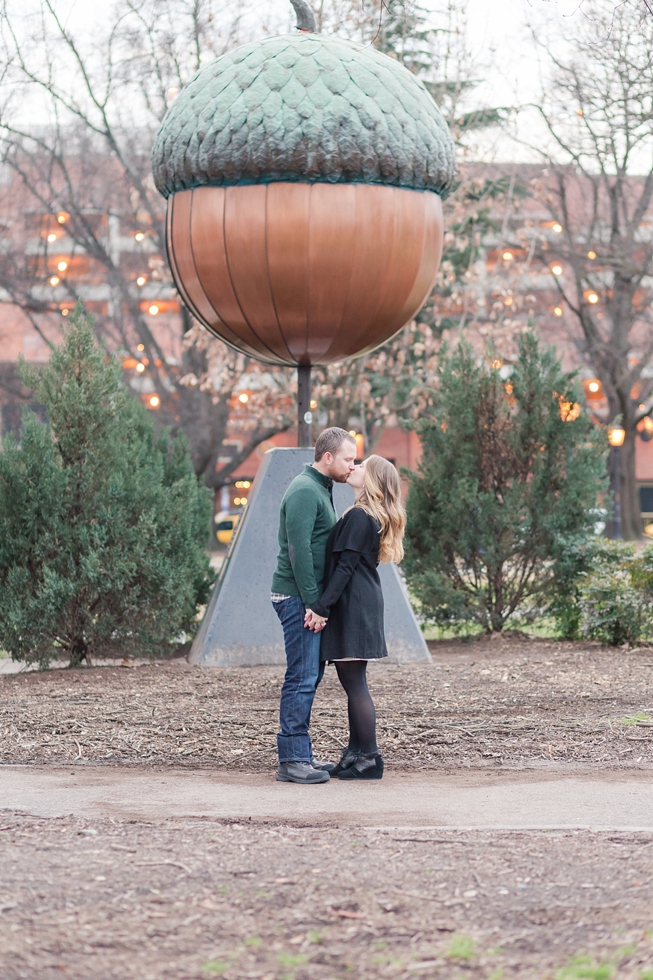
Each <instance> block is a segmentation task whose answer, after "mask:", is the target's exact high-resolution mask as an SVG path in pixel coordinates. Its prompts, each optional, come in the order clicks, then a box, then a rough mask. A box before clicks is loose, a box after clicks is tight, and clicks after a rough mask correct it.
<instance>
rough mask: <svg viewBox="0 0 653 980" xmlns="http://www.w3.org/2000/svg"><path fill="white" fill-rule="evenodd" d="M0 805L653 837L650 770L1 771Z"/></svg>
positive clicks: (53, 811)
mask: <svg viewBox="0 0 653 980" xmlns="http://www.w3.org/2000/svg"><path fill="white" fill-rule="evenodd" d="M0 800H2V805H3V806H4V807H6V808H8V809H12V810H22V811H25V812H27V813H30V814H35V815H38V816H44V817H60V816H64V815H66V814H73V815H74V816H76V817H84V818H95V817H97V816H104V817H112V818H115V819H121V820H129V819H141V820H142V819H145V820H162V819H170V818H173V817H189V816H203V817H208V818H210V819H216V818H218V819H229V820H252V821H257V822H261V821H263V822H266V821H270V820H273V821H276V822H287V821H292V822H295V823H300V824H304V825H309V826H332V825H333V824H334V823H337V824H338V825H339V826H341V827H367V828H369V827H380V826H391V827H409V826H412V827H418V826H424V827H449V828H489V829H496V828H500V829H509V828H514V829H525V828H540V829H547V828H549V829H550V828H578V827H589V828H592V829H609V830H646V831H649V832H651V833H653V779H652V778H651V775H650V773H633V774H632V775H630V776H627V775H626V774H624V773H623V772H620V771H617V772H604V773H601V774H598V773H595V774H591V775H589V776H588V775H586V774H584V773H583V772H581V771H579V772H576V774H575V775H572V773H571V772H569V771H563V772H562V773H561V772H560V771H559V769H552V770H551V771H550V772H549V773H547V774H546V775H545V774H543V773H536V772H533V771H526V772H522V773H517V772H510V771H508V772H498V773H496V772H493V773H489V772H485V773H475V772H467V773H466V772H462V773H434V772H424V773H408V774H404V775H398V774H396V773H390V774H388V776H387V777H386V778H384V779H383V781H382V782H372V783H357V784H350V783H345V782H342V781H341V780H336V779H334V780H332V781H331V782H330V783H329V784H328V785H326V784H325V785H320V786H293V785H287V784H284V783H277V782H275V781H274V779H273V777H272V776H268V775H265V776H263V775H256V774H250V775H245V774H241V773H238V774H225V773H220V772H215V773H208V772H188V771H187V770H178V769H177V770H174V769H168V770H166V771H165V772H153V771H152V770H148V769H141V768H139V769H136V768H130V769H127V770H125V769H118V768H112V769H106V768H99V767H97V766H83V767H77V768H70V767H62V768H52V767H50V768H41V767H39V768H34V767H28V766H0Z"/></svg>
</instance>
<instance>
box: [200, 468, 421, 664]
mask: <svg viewBox="0 0 653 980" xmlns="http://www.w3.org/2000/svg"><path fill="white" fill-rule="evenodd" d="M312 461H313V450H312V449H271V450H269V452H267V453H265V456H264V457H263V463H262V464H261V467H260V469H259V471H258V474H257V476H256V480H255V481H254V486H253V487H252V491H251V493H250V495H249V501H248V504H247V510H246V512H245V514H244V515H243V517H242V518H241V520H240V521H239V523H238V527H237V528H236V532H235V534H234V536H233V538H232V541H231V545H230V546H229V551H228V553H227V556H226V558H225V561H224V564H223V566H222V569H221V571H220V576H219V578H218V580H217V582H216V584H215V586H214V588H213V592H212V594H211V598H210V600H209V604H208V606H207V610H206V613H205V615H204V619H203V620H202V624H201V626H200V628H199V630H198V632H197V635H196V637H195V641H194V643H193V646H192V648H191V652H190V657H189V660H190V663H192V664H201V665H202V666H211V667H253V666H256V665H258V664H285V661H286V658H285V653H284V646H283V634H282V631H281V625H280V623H279V620H278V619H277V617H276V615H275V612H274V609H273V608H272V603H271V602H270V583H271V581H272V574H273V572H274V568H275V565H276V559H277V552H278V550H279V547H278V543H277V539H278V531H279V506H280V504H281V498H282V497H283V495H284V493H285V491H286V488H287V487H288V485H289V484H290V482H291V481H292V480H293V479H294V478H295V477H296V476H297V474H298V473H301V471H302V469H303V467H304V464H305V463H310V462H312ZM333 498H334V503H335V506H336V510H337V512H338V514H341V513H342V512H343V510H345V509H346V508H347V507H349V506H350V504H352V503H353V499H354V497H353V491H352V490H351V487H349V486H347V485H346V484H335V486H334V494H333ZM379 573H380V576H381V583H382V585H383V597H384V600H385V632H386V639H387V643H388V651H389V654H390V658H389V659H390V662H392V663H413V662H415V661H425V662H429V661H430V660H431V655H430V653H429V651H428V647H427V646H426V643H425V641H424V637H423V636H422V632H421V630H420V628H419V625H418V623H417V620H416V619H415V614H414V613H413V610H412V609H411V606H410V602H409V600H408V593H407V591H406V587H405V585H404V583H403V581H402V579H401V577H400V575H399V572H398V570H397V567H396V566H395V565H380V566H379Z"/></svg>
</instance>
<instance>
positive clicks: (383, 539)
mask: <svg viewBox="0 0 653 980" xmlns="http://www.w3.org/2000/svg"><path fill="white" fill-rule="evenodd" d="M355 506H356V507H360V508H361V509H362V510H364V511H365V513H366V514H369V515H370V517H373V518H374V520H375V521H378V523H379V524H380V525H381V531H380V533H379V542H380V543H379V561H382V562H388V561H394V562H400V561H401V559H402V558H403V557H404V545H403V537H404V529H405V527H406V511H405V510H404V507H403V504H402V502H401V480H400V479H399V473H398V472H397V468H396V467H395V466H393V465H392V463H391V462H390V461H389V460H387V459H384V458H383V456H368V458H367V462H366V463H365V482H364V484H363V490H362V493H361V495H360V497H359V498H358V500H357V501H356V504H355Z"/></svg>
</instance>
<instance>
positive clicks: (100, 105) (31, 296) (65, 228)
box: [0, 0, 293, 487]
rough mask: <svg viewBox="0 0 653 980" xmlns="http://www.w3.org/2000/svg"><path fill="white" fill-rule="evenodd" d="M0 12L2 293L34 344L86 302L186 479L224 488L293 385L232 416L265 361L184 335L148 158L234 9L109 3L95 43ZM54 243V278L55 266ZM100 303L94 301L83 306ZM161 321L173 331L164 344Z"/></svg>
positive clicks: (271, 430)
mask: <svg viewBox="0 0 653 980" xmlns="http://www.w3.org/2000/svg"><path fill="white" fill-rule="evenodd" d="M2 14H3V16H2V28H1V31H2V36H1V39H2V48H1V49H0V50H1V59H2V60H1V63H0V72H1V74H2V77H3V79H4V87H3V91H4V92H5V93H6V97H5V99H4V102H3V103H2V104H1V105H0V141H1V152H2V159H3V161H4V164H5V166H7V167H9V168H10V170H11V171H12V172H13V174H14V177H15V178H16V179H15V180H14V183H13V186H12V188H11V192H10V193H8V194H6V195H4V210H5V228H6V238H7V241H6V243H5V248H4V250H3V251H4V255H3V259H4V261H3V262H2V264H1V266H0V286H2V287H3V288H4V290H5V294H6V295H7V296H8V298H9V299H10V300H11V301H12V302H14V303H16V304H17V305H18V306H20V307H21V309H23V310H24V311H25V313H26V314H27V315H28V317H29V318H30V320H31V321H32V323H33V325H34V327H35V329H37V330H39V331H40V332H41V333H42V335H43V336H44V337H47V335H48V330H47V329H46V327H45V325H46V324H47V322H48V320H51V319H52V315H53V314H55V315H56V316H57V317H58V316H60V315H61V311H62V309H63V310H66V309H67V308H68V307H69V306H70V305H71V304H72V303H73V302H74V301H75V300H76V299H78V298H82V299H85V300H87V301H88V302H89V305H90V307H91V309H93V306H94V305H95V307H96V309H95V313H96V318H97V324H98V329H99V331H100V332H101V333H102V335H103V336H104V337H105V338H106V339H107V341H108V343H109V344H110V345H111V346H112V347H114V348H118V349H119V350H121V351H123V353H124V354H125V355H129V357H128V358H127V359H126V361H125V363H126V364H132V369H131V370H132V382H133V386H134V387H136V388H137V390H140V391H141V392H152V393H153V395H154V396H155V397H154V400H151V401H150V404H153V405H157V406H158V411H159V412H160V416H161V419H162V421H163V422H165V423H167V424H169V425H171V426H172V427H173V428H174V429H177V428H181V429H183V430H184V431H185V433H186V434H187V436H188V438H189V440H190V443H191V448H192V451H193V455H194V459H195V466H196V471H197V473H198V475H200V476H201V477H202V478H203V479H204V480H205V481H206V483H207V484H208V485H210V486H214V487H218V486H220V485H223V484H224V483H225V482H228V480H229V477H230V475H231V473H232V472H233V471H234V470H235V468H236V467H237V466H238V465H239V464H240V463H241V462H242V461H243V460H244V459H245V458H246V457H247V456H248V455H249V453H250V452H251V451H252V450H253V449H254V448H255V446H256V445H258V444H259V443H260V442H261V441H263V440H265V439H268V438H270V437H271V436H272V435H274V434H275V433H276V432H279V431H282V430H284V429H286V428H288V427H289V426H290V425H291V423H292V417H293V413H292V411H290V410H289V406H290V398H289V391H290V389H289V384H291V382H290V376H289V374H288V372H284V371H282V370H278V369H277V370H276V372H273V373H272V374H270V372H267V375H266V376H267V377H268V378H270V377H271V378H273V384H271V385H270V384H268V385H267V387H265V388H262V387H260V386H259V388H258V389H257V390H258V392H259V393H258V395H257V396H256V398H255V399H253V400H252V403H251V406H250V412H251V414H250V417H249V418H248V419H247V420H245V419H244V418H243V416H242V412H240V413H239V412H236V413H234V411H233V409H234V407H235V405H236V404H237V399H235V398H234V393H237V391H238V387H239V385H240V379H241V378H242V377H243V376H244V375H247V376H248V377H249V378H250V380H251V378H252V376H254V375H256V374H257V372H258V374H259V375H261V374H262V373H263V368H262V366H261V365H258V364H257V363H254V362H251V361H250V359H248V358H244V357H243V356H242V355H241V354H239V353H237V352H235V351H232V350H230V349H229V348H227V347H226V346H225V345H223V344H219V342H217V341H216V342H215V343H217V344H219V348H218V349H219V353H220V357H216V356H215V355H216V348H215V347H214V348H213V353H212V354H211V355H209V351H208V349H207V345H206V343H201V344H197V343H189V342H188V341H186V342H184V340H183V338H184V337H185V336H187V335H188V333H189V330H190V328H191V319H190V316H189V314H188V313H187V311H186V310H185V309H184V308H183V307H181V309H180V308H179V302H178V298H177V296H176V293H175V291H174V289H173V286H172V282H171V280H170V276H169V272H168V269H167V263H166V262H165V259H164V255H165V223H164V214H163V211H164V205H163V201H162V199H161V198H160V196H159V195H158V193H157V192H156V190H155V188H154V186H153V183H152V179H151V173H150V169H151V166H150V149H151V145H152V141H153V138H154V135H155V133H156V130H157V128H158V125H159V123H160V120H161V118H162V117H163V114H164V113H165V111H166V109H167V106H168V105H169V104H170V102H171V101H172V100H173V99H174V98H175V96H176V94H177V92H178V91H179V89H180V88H181V87H182V86H183V85H184V84H185V83H186V81H188V80H189V78H190V77H192V75H193V74H194V73H195V71H196V70H197V69H198V68H199V66H200V64H201V63H202V61H203V60H205V59H207V58H211V57H214V56H216V55H218V54H220V53H222V52H223V51H225V50H226V49H227V48H229V47H231V46H232V45H233V44H235V43H237V42H238V41H239V40H240V36H239V28H240V21H241V16H242V7H241V5H240V4H226V3H225V4H222V5H221V6H219V9H218V4H216V3H212V2H211V0H119V2H118V4H117V5H116V8H115V16H113V17H112V18H111V24H110V26H109V27H108V28H107V32H106V34H101V35H100V36H98V37H95V38H88V37H77V36H76V35H75V34H74V33H73V32H72V31H71V30H70V29H69V28H68V27H67V26H66V24H65V23H64V22H63V21H62V20H61V19H60V16H59V14H58V10H57V7H56V5H55V3H54V2H53V0H40V5H39V12H38V16H30V17H23V16H22V15H21V14H20V13H17V12H16V10H15V9H14V7H12V6H11V5H10V3H9V0H5V2H4V3H3V8H2ZM26 106H29V107H30V109H32V110H33V111H35V112H36V114H37V116H38V117H39V119H40V120H42V122H40V124H38V125H35V124H34V123H33V122H32V120H31V119H30V114H29V113H26V111H25V107H26ZM26 119H27V122H25V120H26ZM30 211H32V212H35V213H37V214H38V215H40V218H39V220H40V225H39V227H38V228H32V229H29V228H25V227H21V221H22V223H23V225H24V223H25V216H26V214H29V212H30ZM57 221H59V222H60V227H57ZM51 225H54V227H51ZM49 239H50V241H49ZM63 250H65V252H66V256H65V258H64V259H63V262H62V263H61V267H62V269H63V271H59V269H58V268H57V267H53V261H54V259H55V258H56V255H57V253H59V259H61V254H60V253H61V252H62V251H63ZM82 259H83V261H81V260H82ZM80 266H83V269H84V272H83V275H80V274H79V270H80ZM84 279H86V283H85V282H84ZM99 283H104V284H105V287H106V288H105V293H104V294H102V291H101V290H98V288H97V287H98V284H99ZM98 294H101V295H103V296H104V302H99V303H98V302H97V300H96V301H95V304H94V302H93V300H89V297H90V296H96V297H97V296H98ZM168 311H174V312H173V313H172V315H167V313H168ZM157 317H158V318H157ZM162 321H167V326H168V329H171V330H173V331H174V332H176V336H175V337H173V338H172V340H170V338H169V339H168V342H167V343H166V342H165V338H164V333H165V331H163V332H162V328H161V326H160V325H161V323H162ZM196 336H197V334H196V333H192V334H191V337H196ZM171 346H172V348H173V353H172V354H171V350H170V348H171ZM218 363H219V368H218V367H217V365H218ZM144 368H145V370H143V369H144ZM139 372H140V373H139ZM241 408H242V406H241ZM254 410H255V412H256V414H254ZM218 462H220V465H221V468H220V469H219V471H216V464H217V463H218Z"/></svg>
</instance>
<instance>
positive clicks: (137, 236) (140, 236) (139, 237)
mask: <svg viewBox="0 0 653 980" xmlns="http://www.w3.org/2000/svg"><path fill="white" fill-rule="evenodd" d="M134 238H135V239H136V241H137V242H142V241H143V239H144V238H145V234H144V232H142V231H137V232H136V234H135V235H134Z"/></svg>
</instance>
